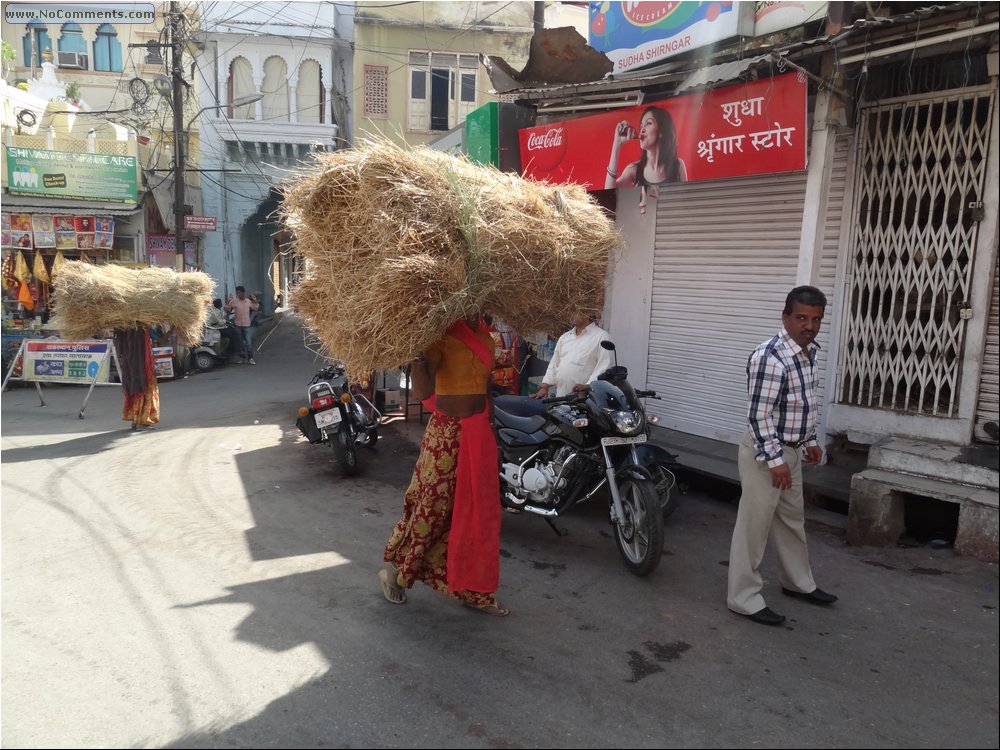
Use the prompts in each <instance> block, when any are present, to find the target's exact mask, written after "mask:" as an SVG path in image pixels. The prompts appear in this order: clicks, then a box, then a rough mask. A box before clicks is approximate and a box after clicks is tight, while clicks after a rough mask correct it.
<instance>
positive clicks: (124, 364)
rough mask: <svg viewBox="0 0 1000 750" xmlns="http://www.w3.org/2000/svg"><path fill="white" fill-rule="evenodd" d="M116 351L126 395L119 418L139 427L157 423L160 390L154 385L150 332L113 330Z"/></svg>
mask: <svg viewBox="0 0 1000 750" xmlns="http://www.w3.org/2000/svg"><path fill="white" fill-rule="evenodd" d="M115 349H116V350H117V352H118V360H119V361H118V364H119V365H120V367H121V372H120V373H119V374H120V376H121V381H122V391H124V394H125V406H124V408H123V409H122V419H123V420H125V421H126V422H131V423H132V424H133V425H136V426H139V427H145V426H148V425H154V424H156V423H157V422H159V421H160V388H159V386H158V385H157V383H156V367H155V365H154V364H153V350H152V348H151V343H150V340H149V329H147V328H132V329H127V330H117V331H115Z"/></svg>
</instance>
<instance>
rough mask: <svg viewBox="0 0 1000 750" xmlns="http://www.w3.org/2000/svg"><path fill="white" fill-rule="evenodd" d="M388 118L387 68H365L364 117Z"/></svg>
mask: <svg viewBox="0 0 1000 750" xmlns="http://www.w3.org/2000/svg"><path fill="white" fill-rule="evenodd" d="M388 116H389V66H388V65H366V66H365V117H379V118H385V117H388Z"/></svg>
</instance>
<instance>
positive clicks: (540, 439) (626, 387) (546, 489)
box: [493, 342, 675, 576]
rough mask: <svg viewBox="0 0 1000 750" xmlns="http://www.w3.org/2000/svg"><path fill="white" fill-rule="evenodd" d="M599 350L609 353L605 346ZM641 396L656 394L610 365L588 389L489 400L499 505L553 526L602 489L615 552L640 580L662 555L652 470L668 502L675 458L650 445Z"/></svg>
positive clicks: (660, 517) (660, 510) (625, 371)
mask: <svg viewBox="0 0 1000 750" xmlns="http://www.w3.org/2000/svg"><path fill="white" fill-rule="evenodd" d="M602 346H604V348H606V349H611V350H613V349H614V344H612V343H611V342H604V343H602ZM616 362H617V359H616ZM643 397H653V398H655V397H656V394H655V392H653V391H636V390H635V389H633V388H632V386H631V384H630V383H629V382H628V369H627V368H625V367H624V366H619V365H618V364H617V363H616V364H615V365H614V366H613V367H610V368H608V369H607V370H605V371H604V372H603V373H602V374H601V375H600V376H599V377H598V379H597V380H595V381H594V382H592V383H590V385H589V388H588V390H586V391H582V392H579V393H573V394H571V395H569V396H561V397H556V398H547V399H541V400H539V399H532V398H527V397H522V396H500V397H498V398H496V399H494V402H493V408H494V418H495V420H496V427H497V443H498V448H499V451H500V502H501V504H502V505H503V507H504V508H505V509H507V510H509V511H523V512H527V513H535V514H537V515H540V516H542V517H544V518H545V519H546V520H547V521H548V522H549V524H550V525H552V526H553V528H555V526H554V524H553V523H552V519H553V518H556V517H558V516H561V515H563V514H565V513H566V512H567V511H569V510H570V509H571V508H573V507H574V506H576V505H579V504H580V503H583V502H586V501H587V500H589V499H590V498H591V497H593V496H594V495H595V494H597V492H598V491H599V490H601V489H603V488H604V487H607V489H608V492H609V495H610V508H609V511H610V520H611V524H612V526H613V528H614V537H615V542H616V544H617V546H618V551H619V552H620V553H621V555H622V557H623V558H624V560H625V566H626V567H627V568H628V569H629V570H630V571H631V572H633V573H635V574H636V575H640V576H644V575H648V574H649V573H651V572H653V570H655V569H656V566H657V565H658V564H659V562H660V556H661V555H662V553H663V517H664V513H665V509H664V508H663V507H662V506H661V501H660V497H659V496H658V494H657V490H658V487H657V484H658V482H657V481H656V480H654V475H653V472H651V471H650V466H655V468H656V472H657V473H656V476H657V478H658V479H659V480H660V483H661V485H662V488H663V489H665V491H666V493H667V503H668V504H669V499H670V498H669V496H670V492H671V490H672V489H673V486H674V484H675V482H674V479H673V476H674V475H673V473H672V471H671V470H670V469H669V468H668V467H669V465H670V464H671V463H672V462H673V456H672V455H671V454H670V453H669V452H667V451H665V450H663V449H662V448H657V447H656V446H651V445H649V444H648V430H649V428H648V423H647V419H646V412H645V409H644V408H643V405H642V402H641V401H640V399H641V398H643ZM654 448H656V450H653V449H654ZM557 533H558V532H557Z"/></svg>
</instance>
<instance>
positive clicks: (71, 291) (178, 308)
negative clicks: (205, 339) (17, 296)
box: [52, 260, 213, 344]
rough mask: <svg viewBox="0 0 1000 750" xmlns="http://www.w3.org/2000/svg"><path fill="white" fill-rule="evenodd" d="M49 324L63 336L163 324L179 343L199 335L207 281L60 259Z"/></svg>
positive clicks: (202, 276)
mask: <svg viewBox="0 0 1000 750" xmlns="http://www.w3.org/2000/svg"><path fill="white" fill-rule="evenodd" d="M54 286H55V294H54V296H53V306H54V309H55V315H54V316H53V319H52V324H53V325H55V326H56V327H57V328H58V329H59V333H60V335H61V336H62V337H63V338H67V339H77V338H89V337H91V336H98V335H100V334H101V333H102V332H104V331H107V330H110V329H114V328H136V327H137V326H148V325H158V324H163V323H169V324H170V326H171V327H172V328H173V329H174V330H175V331H176V332H177V337H178V339H179V340H180V343H184V344H187V343H193V342H197V341H200V340H201V335H202V332H203V329H204V327H205V316H206V314H207V312H208V308H207V305H208V304H209V303H210V302H211V301H212V286H213V282H212V279H211V277H210V276H208V275H207V274H204V273H198V272H185V273H177V272H176V271H172V270H171V269H169V268H142V269H134V268H122V267H121V266H112V265H106V266H93V265H90V264H89V263H81V262H79V261H73V260H71V261H66V262H65V263H64V264H63V266H62V268H61V269H60V271H59V276H58V278H57V279H56V280H55V283H54Z"/></svg>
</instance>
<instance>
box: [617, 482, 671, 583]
mask: <svg viewBox="0 0 1000 750" xmlns="http://www.w3.org/2000/svg"><path fill="white" fill-rule="evenodd" d="M618 492H619V494H620V495H621V499H622V512H623V514H624V518H622V519H621V521H620V522H619V523H617V524H615V525H614V534H615V544H617V546H618V552H619V553H621V556H622V559H623V560H624V561H625V567H626V568H628V569H629V571H630V572H632V573H634V574H635V575H637V576H645V575H649V574H650V573H652V572H653V571H654V570H656V566H657V565H659V564H660V557H661V556H662V555H663V511H662V510H661V509H660V501H659V498H658V497H657V495H656V486H655V485H654V484H653V483H652V482H651V481H649V480H648V479H640V478H638V477H624V478H622V479H619V480H618Z"/></svg>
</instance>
